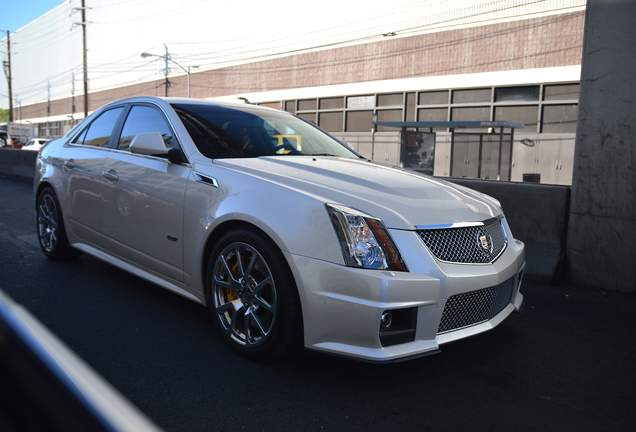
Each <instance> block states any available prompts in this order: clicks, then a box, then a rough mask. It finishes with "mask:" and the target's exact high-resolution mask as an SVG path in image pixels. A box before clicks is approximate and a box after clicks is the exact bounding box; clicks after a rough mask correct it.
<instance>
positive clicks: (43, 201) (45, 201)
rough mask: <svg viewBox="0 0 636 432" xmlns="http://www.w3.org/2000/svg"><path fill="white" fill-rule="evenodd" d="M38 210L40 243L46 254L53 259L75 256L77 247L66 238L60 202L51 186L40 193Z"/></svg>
mask: <svg viewBox="0 0 636 432" xmlns="http://www.w3.org/2000/svg"><path fill="white" fill-rule="evenodd" d="M36 212H37V229H38V243H40V248H42V252H44V255H46V256H47V257H48V258H50V259H52V260H60V259H65V258H70V257H72V256H74V255H75V254H76V252H75V249H73V248H72V247H71V246H70V244H69V242H68V239H67V238H66V230H65V229H64V221H63V220H62V209H61V208H60V203H59V201H58V199H57V196H56V195H55V192H54V191H53V189H51V188H50V187H46V188H44V189H43V190H42V192H40V195H38V201H37V208H36Z"/></svg>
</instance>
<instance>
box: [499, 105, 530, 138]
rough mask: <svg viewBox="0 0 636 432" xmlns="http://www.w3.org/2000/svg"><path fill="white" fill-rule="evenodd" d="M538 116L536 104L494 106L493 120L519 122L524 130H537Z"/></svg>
mask: <svg viewBox="0 0 636 432" xmlns="http://www.w3.org/2000/svg"><path fill="white" fill-rule="evenodd" d="M538 117H539V107H538V106H537V105H527V106H498V107H495V120H497V121H510V122H515V123H521V124H522V125H523V126H524V127H525V129H524V131H525V132H537V122H538Z"/></svg>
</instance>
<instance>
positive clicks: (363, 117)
mask: <svg viewBox="0 0 636 432" xmlns="http://www.w3.org/2000/svg"><path fill="white" fill-rule="evenodd" d="M372 128H373V111H348V112H347V127H346V129H345V130H346V131H347V132H371V129H372Z"/></svg>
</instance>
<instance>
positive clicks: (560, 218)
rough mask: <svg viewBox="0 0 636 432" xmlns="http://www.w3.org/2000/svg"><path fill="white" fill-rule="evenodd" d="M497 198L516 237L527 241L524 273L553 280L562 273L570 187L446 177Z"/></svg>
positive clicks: (545, 279)
mask: <svg viewBox="0 0 636 432" xmlns="http://www.w3.org/2000/svg"><path fill="white" fill-rule="evenodd" d="M444 180H448V181H450V182H452V183H457V184H460V185H462V186H466V187H469V188H471V189H475V190H477V191H479V192H482V193H485V194H487V195H490V196H492V197H493V198H497V199H498V200H499V202H501V206H502V207H503V210H504V214H505V215H506V219H507V220H508V224H509V225H510V229H511V230H512V234H513V235H514V236H515V238H517V239H519V240H521V241H523V242H524V243H525V244H526V276H527V277H529V278H531V279H535V280H540V281H543V282H555V281H556V280H558V279H559V277H560V276H561V275H562V274H563V269H564V264H565V247H566V235H565V234H566V232H567V225H568V213H569V203H570V188H569V187H567V186H549V185H539V184H533V183H508V182H499V181H495V180H479V179H465V178H462V179H457V178H447V179H444Z"/></svg>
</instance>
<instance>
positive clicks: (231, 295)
mask: <svg viewBox="0 0 636 432" xmlns="http://www.w3.org/2000/svg"><path fill="white" fill-rule="evenodd" d="M232 273H234V275H235V276H238V274H239V271H238V261H237V262H236V263H234V265H233V266H232ZM225 296H226V297H227V301H228V302H232V301H234V300H236V299H238V292H236V290H233V289H229V288H227V289H226V290H225Z"/></svg>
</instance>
